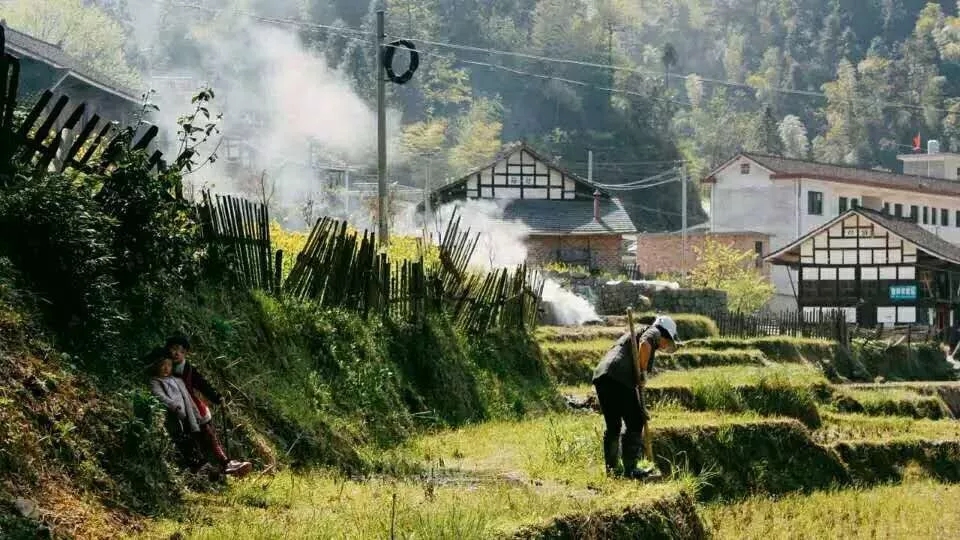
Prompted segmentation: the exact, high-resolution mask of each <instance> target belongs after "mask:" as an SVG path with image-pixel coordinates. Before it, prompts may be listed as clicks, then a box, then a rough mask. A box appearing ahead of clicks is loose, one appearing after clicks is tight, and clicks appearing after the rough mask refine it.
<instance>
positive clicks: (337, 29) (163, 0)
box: [153, 0, 955, 114]
mask: <svg viewBox="0 0 960 540" xmlns="http://www.w3.org/2000/svg"><path fill="white" fill-rule="evenodd" d="M153 2H154V3H156V4H160V5H169V6H174V7H180V8H186V9H196V10H201V11H206V12H208V13H213V14H219V13H222V12H233V13H237V14H240V15H244V16H247V17H249V18H251V19H255V20H259V21H263V22H267V23H272V24H278V25H284V26H293V27H297V28H307V29H321V30H327V31H330V32H333V33H340V34H350V35H353V36H357V35H364V36H367V35H370V32H368V31H365V30H361V29H356V28H350V27H346V26H331V25H324V24H318V23H309V22H305V21H297V20H292V19H280V18H273V17H264V16H261V15H257V14H255V13H251V12H248V11H244V10H239V9H235V8H224V9H220V10H217V9H213V8H208V7H206V6H201V5H197V4H188V3H183V2H176V1H173V0H153ZM389 37H391V38H395V39H408V40H410V41H413V42H414V43H422V44H425V45H431V46H434V47H441V48H449V49H454V50H461V51H467V52H475V53H486V54H491V55H499V56H509V57H515V58H522V59H526V60H534V61H540V62H551V63H557V64H564V65H574V66H581V67H591V68H596V69H607V70H612V71H620V72H627V73H635V74H639V75H651V76H657V77H662V76H663V77H670V78H676V79H686V78H687V77H689V76H696V77H697V78H698V79H699V80H700V81H702V82H706V83H711V84H717V85H722V86H726V87H730V88H741V89H746V90H751V91H754V92H757V91H758V90H759V89H758V88H756V87H754V86H751V85H749V84H746V83H740V82H736V81H729V80H722V79H715V78H710V77H703V76H701V75H698V74H696V73H689V74H681V73H661V72H659V71H654V70H649V69H642V68H634V67H629V66H618V65H615V64H604V63H597V62H587V61H583V60H572V59H567V58H556V57H549V56H542V55H536V54H529V53H521V52H516V51H503V50H498V49H491V48H485V47H474V46H470V45H462V44H457V43H448V42H443V41H434V40H428V39H422V38H404V37H401V36H397V35H389ZM364 41H367V40H364ZM367 42H368V43H371V44H372V43H373V42H372V40H370V41H367ZM418 52H419V53H420V54H421V55H426V56H435V57H439V58H445V59H451V60H454V61H457V62H461V63H466V64H471V65H477V66H484V67H489V68H492V69H501V70H504V71H508V72H511V73H514V74H517V75H525V76H531V77H538V78H542V79H549V80H556V81H559V82H566V83H568V84H574V85H577V86H581V87H587V88H595V89H598V90H604V91H607V92H611V93H620V94H625V95H634V96H639V97H644V98H647V99H658V100H664V101H668V102H672V103H676V104H680V105H683V106H688V107H689V106H692V104H690V103H686V102H678V101H675V100H671V99H669V98H656V97H654V96H649V95H646V94H642V93H639V92H631V91H629V90H618V89H614V88H607V87H600V86H595V85H592V84H590V83H586V82H583V81H577V80H573V79H566V78H563V77H556V76H551V75H544V74H535V73H530V72H525V71H522V70H516V69H513V68H509V67H507V66H503V65H498V64H490V63H487V62H480V61H476V60H466V59H463V58H457V57H455V56H454V57H450V56H444V55H439V54H436V53H428V52H426V51H418ZM766 90H767V91H771V92H775V93H779V94H786V95H797V96H806V97H816V98H821V99H829V96H827V94H826V93H824V92H815V91H812V90H794V89H789V88H769V89H766ZM847 101H848V102H851V103H852V102H863V103H868V104H873V105H879V106H881V107H882V108H884V109H906V110H912V111H915V112H926V111H933V112H942V113H946V114H955V111H951V110H949V109H944V108H940V107H927V106H924V105H913V104H909V103H898V102H892V101H875V100H870V99H851V100H847Z"/></svg>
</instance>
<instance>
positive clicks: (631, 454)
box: [622, 431, 643, 478]
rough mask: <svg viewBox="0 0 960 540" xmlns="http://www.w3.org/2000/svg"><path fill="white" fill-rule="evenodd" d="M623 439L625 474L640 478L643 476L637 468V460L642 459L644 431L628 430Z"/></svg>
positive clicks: (629, 476)
mask: <svg viewBox="0 0 960 540" xmlns="http://www.w3.org/2000/svg"><path fill="white" fill-rule="evenodd" d="M622 439H623V443H622V444H623V475H624V476H625V477H627V478H638V477H640V476H642V475H640V474H639V473H640V471H638V470H637V461H639V460H640V452H641V450H642V449H643V432H637V431H627V432H625V433H624V434H623V436H622Z"/></svg>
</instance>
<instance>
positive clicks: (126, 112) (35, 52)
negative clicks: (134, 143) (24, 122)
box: [0, 20, 143, 125]
mask: <svg viewBox="0 0 960 540" xmlns="http://www.w3.org/2000/svg"><path fill="white" fill-rule="evenodd" d="M0 26H2V27H3V30H4V38H5V48H6V51H7V53H8V54H10V55H12V56H13V57H15V58H17V59H18V60H19V61H20V95H19V96H18V98H19V100H20V103H30V102H32V101H33V100H34V99H35V98H36V97H39V95H40V94H42V93H43V92H44V91H45V90H50V91H51V92H53V94H54V96H55V98H56V97H58V96H61V95H65V96H67V97H68V98H70V104H69V105H68V107H69V110H73V108H74V107H76V106H77V105H79V104H80V103H86V108H85V109H84V115H83V118H82V120H81V122H82V123H86V122H87V121H89V120H90V119H91V118H92V117H93V115H95V114H96V115H98V116H99V117H100V118H101V119H103V120H106V121H115V122H119V123H120V124H121V125H130V124H132V123H133V122H134V121H135V120H136V115H137V114H138V113H139V112H140V109H141V106H142V102H141V98H140V97H139V96H140V94H142V93H143V92H138V91H136V90H133V89H131V88H126V87H124V86H123V85H122V84H118V83H116V82H114V81H111V80H110V79H109V78H108V77H106V76H104V75H102V74H99V73H96V72H95V71H94V70H91V69H90V68H88V67H85V66H81V65H80V62H78V61H77V60H76V59H74V58H72V57H71V56H70V55H69V54H67V53H66V52H64V50H63V49H62V48H61V46H60V44H54V43H47V42H46V41H43V40H40V39H37V38H35V37H33V36H30V35H28V34H25V33H23V32H20V31H17V30H15V29H13V28H10V27H9V26H7V23H6V21H5V20H0ZM50 105H51V106H52V105H53V103H51V104H50ZM62 118H66V115H62Z"/></svg>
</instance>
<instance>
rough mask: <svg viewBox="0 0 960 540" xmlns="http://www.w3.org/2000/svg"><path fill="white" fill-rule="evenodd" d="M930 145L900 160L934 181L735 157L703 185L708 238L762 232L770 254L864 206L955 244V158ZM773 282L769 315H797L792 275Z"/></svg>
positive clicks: (959, 202)
mask: <svg viewBox="0 0 960 540" xmlns="http://www.w3.org/2000/svg"><path fill="white" fill-rule="evenodd" d="M930 143H931V144H930V152H928V153H926V154H910V155H904V156H899V158H900V160H901V161H903V162H904V168H905V169H906V170H907V171H908V172H911V173H916V172H917V171H923V172H924V173H926V172H927V171H930V172H931V173H937V174H940V175H941V176H940V177H930V176H919V175H916V174H898V173H892V172H885V171H878V170H871V169H861V168H855V167H847V166H842V165H829V164H824V163H816V162H812V161H804V160H796V159H787V158H781V157H774V156H765V155H759V154H751V153H741V154H738V155H737V156H735V157H733V158H731V159H730V160H728V161H727V162H726V163H724V164H723V165H721V166H720V167H718V168H717V169H716V170H714V171H713V172H712V173H711V174H710V175H709V176H708V177H707V178H705V179H704V183H705V184H708V185H709V186H710V208H711V211H710V228H711V231H713V232H731V231H741V230H752V231H757V232H761V233H766V234H769V235H770V248H769V249H770V250H771V252H776V251H777V250H779V249H781V248H783V247H785V246H787V245H788V244H790V243H792V242H794V241H795V240H796V239H797V238H800V237H802V236H804V235H806V234H807V233H808V232H810V231H812V230H814V229H816V228H818V227H820V226H822V225H824V224H826V223H827V222H829V221H830V220H832V219H834V218H836V217H837V216H839V215H840V214H843V213H845V212H846V211H847V210H849V209H850V208H855V207H864V208H868V209H873V210H877V211H880V212H884V213H887V214H890V215H891V216H894V217H897V216H899V217H905V218H912V219H913V220H914V221H915V222H916V223H917V224H918V225H919V226H920V227H921V228H923V229H925V230H926V231H928V232H930V233H933V234H934V235H936V236H938V237H940V238H942V239H944V240H946V241H947V242H950V243H960V179H958V176H960V155H958V154H944V153H940V152H939V151H937V150H938V149H937V147H936V144H935V141H930ZM771 279H772V281H773V283H774V285H775V286H776V289H777V294H776V297H775V298H774V300H773V301H772V302H771V304H770V306H769V307H770V309H772V310H775V311H780V310H795V309H797V307H798V304H797V296H798V294H799V281H798V275H797V270H796V269H793V268H790V267H789V266H777V267H774V268H773V269H772V271H771Z"/></svg>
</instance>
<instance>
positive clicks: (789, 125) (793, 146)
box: [777, 114, 810, 159]
mask: <svg viewBox="0 0 960 540" xmlns="http://www.w3.org/2000/svg"><path fill="white" fill-rule="evenodd" d="M777 132H778V133H779V135H780V141H781V142H782V143H783V155H784V156H785V157H788V158H794V159H807V158H808V157H809V154H810V141H809V140H808V139H807V128H806V126H804V125H803V121H802V120H800V118H798V117H796V116H794V115H792V114H791V115H787V116H785V117H784V118H783V120H781V121H780V125H779V126H778V127H777Z"/></svg>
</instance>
